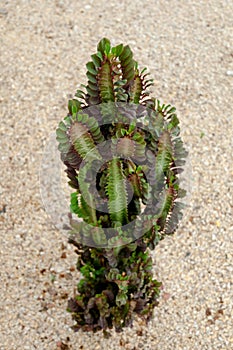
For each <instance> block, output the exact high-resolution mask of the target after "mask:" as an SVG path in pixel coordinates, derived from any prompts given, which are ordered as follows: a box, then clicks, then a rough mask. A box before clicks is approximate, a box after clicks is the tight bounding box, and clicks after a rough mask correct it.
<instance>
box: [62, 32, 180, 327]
mask: <svg viewBox="0 0 233 350" xmlns="http://www.w3.org/2000/svg"><path fill="white" fill-rule="evenodd" d="M91 58H92V60H91V61H90V62H88V63H87V65H86V67H87V78H88V83H87V85H86V86H85V91H81V90H78V91H77V93H76V95H75V98H74V99H72V100H70V101H69V104H68V109H69V113H68V115H67V117H66V118H65V119H64V121H62V122H60V124H59V127H58V129H57V140H58V142H59V150H60V152H61V159H62V161H63V162H64V164H65V165H66V167H67V169H66V172H67V175H68V178H69V185H70V186H71V187H72V188H73V189H74V191H73V193H72V194H71V206H70V207H71V214H70V225H71V235H70V239H69V242H70V243H72V244H73V245H74V246H75V247H76V252H77V254H78V262H77V269H78V270H79V271H80V272H81V273H82V279H81V280H80V281H79V283H78V288H77V289H78V291H77V295H76V296H75V297H73V298H72V299H70V300H69V302H68V310H69V311H70V312H71V313H72V316H73V319H74V320H75V321H76V324H75V326H74V328H75V329H76V330H78V329H80V328H82V329H83V330H93V331H97V330H100V329H103V330H104V331H106V330H107V329H108V328H112V327H115V329H116V330H117V331H121V330H122V328H123V327H124V326H129V325H131V324H132V320H133V315H134V314H138V315H140V316H141V317H143V318H145V319H146V320H149V319H150V318H151V316H152V313H153V309H154V306H156V305H157V304H158V301H157V299H158V296H159V291H160V286H161V283H160V282H158V281H157V280H155V279H153V275H152V259H151V257H150V255H149V249H154V248H155V246H156V245H157V243H158V242H159V241H160V240H161V239H163V238H164V237H165V236H166V235H167V234H172V233H174V231H175V229H176V227H177V224H178V221H179V219H180V218H181V216H182V214H181V210H182V208H183V204H182V203H181V202H180V200H179V199H180V198H182V197H183V196H184V195H185V191H184V190H182V189H181V188H180V181H179V173H180V172H181V171H182V166H183V165H184V163H185V160H184V158H185V157H186V151H185V149H184V147H183V143H182V140H181V138H180V136H179V133H180V129H179V126H178V124H179V120H178V118H177V115H176V113H175V108H174V107H171V106H170V105H164V104H163V105H161V104H160V102H159V100H157V99H155V98H152V97H150V96H149V92H148V87H149V86H150V85H151V84H152V80H151V79H148V78H147V77H148V74H147V73H146V69H143V70H141V71H140V70H139V68H138V64H137V62H136V61H135V60H134V59H133V54H132V51H131V49H130V48H129V46H124V45H123V44H120V45H117V46H115V47H111V45H110V42H109V40H108V39H106V38H104V39H102V40H101V41H100V43H99V44H98V46H97V53H96V54H94V55H92V56H91Z"/></svg>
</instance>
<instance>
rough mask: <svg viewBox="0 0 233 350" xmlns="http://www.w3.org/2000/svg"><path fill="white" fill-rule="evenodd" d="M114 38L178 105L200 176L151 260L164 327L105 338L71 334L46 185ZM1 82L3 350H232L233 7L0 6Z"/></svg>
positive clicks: (64, 252) (69, 278)
mask: <svg viewBox="0 0 233 350" xmlns="http://www.w3.org/2000/svg"><path fill="white" fill-rule="evenodd" d="M103 36H106V37H108V38H109V39H110V40H111V41H112V43H113V44H118V43H121V42H123V43H124V44H129V45H130V46H131V48H132V50H133V51H134V55H135V59H136V60H137V61H139V64H140V66H141V67H144V66H147V67H148V68H149V70H150V72H151V75H152V77H153V78H154V79H155V86H154V87H153V88H152V92H153V95H154V96H155V97H157V98H159V99H160V100H161V101H164V102H165V103H171V104H173V105H175V106H176V107H177V110H178V115H179V117H180V120H181V127H182V135H183V138H184V140H185V142H186V144H187V147H188V148H189V150H190V157H191V161H192V169H193V171H192V175H191V187H192V188H193V194H192V198H191V199H190V206H191V209H190V211H189V212H188V213H187V215H186V217H185V218H184V220H183V221H182V223H181V225H180V227H179V229H178V231H177V233H176V234H175V235H174V236H173V237H169V238H167V239H165V240H164V241H163V242H161V243H160V244H159V246H158V247H157V249H156V250H155V251H154V252H153V258H154V275H155V277H157V279H158V280H161V281H163V284H164V289H163V293H162V295H161V298H160V304H159V306H158V307H157V308H156V309H155V312H154V318H153V320H152V321H151V322H150V323H149V325H148V326H147V325H145V324H144V323H143V322H142V321H141V320H139V319H136V320H135V322H134V327H133V328H131V329H126V330H125V331H124V332H123V333H121V334H117V333H115V331H114V330H113V331H112V337H111V338H110V339H107V340H106V339H104V338H103V335H102V333H97V334H95V335H93V334H92V333H83V332H81V331H80V332H78V333H74V332H73V331H72V330H71V328H70V327H71V326H72V325H73V322H72V320H71V316H70V315H69V314H68V313H67V312H66V306H67V299H68V297H69V296H72V295H73V291H74V288H75V286H76V283H77V279H78V278H79V274H78V272H77V271H76V270H75V264H76V254H75V253H74V251H73V247H71V246H69V245H68V244H67V237H66V235H65V234H64V233H62V232H61V231H59V230H58V229H56V228H55V227H54V226H53V224H52V222H51V221H50V219H49V217H48V215H47V213H46V212H45V210H44V206H43V203H42V200H41V196H40V184H39V168H40V163H41V159H42V155H43V149H44V146H45V145H46V143H47V141H48V139H49V135H50V134H51V132H53V131H54V130H55V128H56V126H57V124H58V122H59V121H60V120H61V119H62V118H63V117H64V116H65V115H66V113H67V101H68V99H69V97H70V96H72V95H73V94H74V93H75V91H76V89H77V87H78V85H79V84H81V83H83V84H85V83H86V77H85V71H86V68H85V64H86V62H87V61H88V60H89V57H90V55H91V54H92V53H94V52H95V50H96V44H97V43H98V41H99V40H100V39H101V38H102V37H103ZM0 79H1V85H0V174H1V175H0V211H1V213H0V232H1V233H0V350H16V349H17V350H27V349H28V350H32V349H39V350H42V349H43V350H44V349H49V350H50V349H51V350H66V349H72V350H78V349H83V350H87V349H90V350H91V349H95V350H97V349H109V350H110V349H111V350H113V349H115V350H118V349H119V350H121V349H128V350H139V349H143V350H149V349H153V350H178V349H179V350H231V349H233V276H232V275H233V220H232V212H233V209H232V208H233V156H232V148H233V111H232V105H233V2H232V1H227V0H223V1H220V0H212V1H210V0H205V1H204V0H200V1H191V0H187V1H185V0H183V1H182V0H178V1H175V0H174V1H168V0H167V1H166V0H165V1H162V0H158V1H152V0H151V1H148V0H145V1H143V2H141V1H137V0H136V1H125V2H124V1H107V2H105V1H102V0H100V1H90V0H87V1H83V0H78V1H74V0H71V1H68V0H64V1H62V0H60V1H59V0H57V1H55V0H51V1H49V0H48V1H45V0H42V1H34V0H32V1H31V0H30V1H29V0H28V1H26V0H18V1H17V0H12V1H1V2H0ZM54 176H55V175H54Z"/></svg>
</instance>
